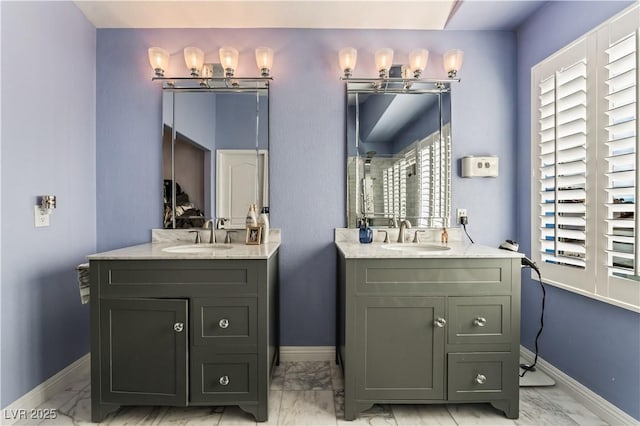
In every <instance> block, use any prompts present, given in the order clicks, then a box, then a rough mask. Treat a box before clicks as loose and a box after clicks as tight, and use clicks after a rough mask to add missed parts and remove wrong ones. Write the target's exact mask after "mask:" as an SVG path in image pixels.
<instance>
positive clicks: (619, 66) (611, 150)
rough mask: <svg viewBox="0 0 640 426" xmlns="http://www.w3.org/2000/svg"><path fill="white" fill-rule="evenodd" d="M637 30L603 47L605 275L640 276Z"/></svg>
mask: <svg viewBox="0 0 640 426" xmlns="http://www.w3.org/2000/svg"><path fill="white" fill-rule="evenodd" d="M637 39H638V36H637V31H635V32H634V33H632V34H630V35H629V36H627V37H626V38H623V39H622V40H619V41H617V42H615V43H614V44H613V45H612V46H610V47H609V49H607V50H606V54H607V64H606V67H605V68H606V71H605V75H606V78H607V80H606V85H607V89H606V90H607V96H606V100H607V110H606V115H607V127H606V130H607V139H606V142H605V144H606V147H607V156H606V160H607V173H606V176H607V187H606V192H607V195H606V197H607V198H606V208H607V216H606V238H607V268H608V271H609V275H611V276H619V277H624V278H632V277H637V276H638V273H639V271H638V265H639V263H638V251H637V250H636V247H638V237H639V236H638V232H637V229H638V222H637V221H638V217H637V215H636V199H637V195H638V187H637V185H636V178H637V167H636V165H637V163H638V161H637V160H638V158H637V157H638V150H637V128H638V120H637V113H638V106H637V92H638V71H637V62H638V59H637V45H638V41H637Z"/></svg>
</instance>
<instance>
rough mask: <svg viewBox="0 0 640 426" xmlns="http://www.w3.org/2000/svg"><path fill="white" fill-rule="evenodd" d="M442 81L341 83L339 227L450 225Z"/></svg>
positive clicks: (446, 102) (447, 102)
mask: <svg viewBox="0 0 640 426" xmlns="http://www.w3.org/2000/svg"><path fill="white" fill-rule="evenodd" d="M450 214H451V97H450V90H449V84H448V83H437V84H436V83H424V82H421V83H420V85H417V84H415V85H414V86H413V87H412V88H411V89H407V88H406V86H404V85H400V86H399V87H398V88H394V87H393V86H392V85H391V84H389V85H388V86H386V87H385V88H384V89H382V88H378V89H375V88H372V87H371V84H370V83H359V82H357V83H354V82H348V83H347V226H348V227H351V228H353V227H357V226H358V225H359V224H360V223H361V222H362V221H366V222H367V223H368V224H369V225H370V226H373V227H388V226H397V223H398V222H399V221H400V220H404V219H407V220H409V222H410V223H411V224H412V225H413V226H418V227H443V226H447V227H448V226H449V225H450Z"/></svg>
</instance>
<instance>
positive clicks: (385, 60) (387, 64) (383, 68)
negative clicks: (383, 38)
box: [376, 47, 393, 78]
mask: <svg viewBox="0 0 640 426" xmlns="http://www.w3.org/2000/svg"><path fill="white" fill-rule="evenodd" d="M392 64H393V49H389V48H388V47H385V48H383V49H380V50H378V51H377V52H376V69H377V70H378V73H379V75H380V77H382V78H386V77H387V76H388V75H389V68H391V65H392Z"/></svg>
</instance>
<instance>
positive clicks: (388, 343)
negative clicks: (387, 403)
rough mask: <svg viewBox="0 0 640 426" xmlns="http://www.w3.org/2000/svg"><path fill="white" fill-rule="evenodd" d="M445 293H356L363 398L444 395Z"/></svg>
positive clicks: (357, 357)
mask: <svg viewBox="0 0 640 426" xmlns="http://www.w3.org/2000/svg"><path fill="white" fill-rule="evenodd" d="M442 318H444V298H442V297H359V298H356V326H355V340H356V344H355V345H354V348H355V361H356V362H355V363H354V364H355V368H356V374H355V377H356V398H358V399H368V400H375V399H387V400H393V399H396V400H406V399H442V398H443V397H444V340H445V332H444V330H445V327H444V325H445V323H443V322H442V321H443V320H442Z"/></svg>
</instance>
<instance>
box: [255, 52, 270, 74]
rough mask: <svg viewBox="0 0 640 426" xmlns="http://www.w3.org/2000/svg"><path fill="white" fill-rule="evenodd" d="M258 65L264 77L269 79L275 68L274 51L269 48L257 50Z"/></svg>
mask: <svg viewBox="0 0 640 426" xmlns="http://www.w3.org/2000/svg"><path fill="white" fill-rule="evenodd" d="M256 65H258V69H259V70H260V74H261V75H262V76H263V77H269V73H270V72H271V67H272V66H273V49H271V48H269V47H257V48H256Z"/></svg>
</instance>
